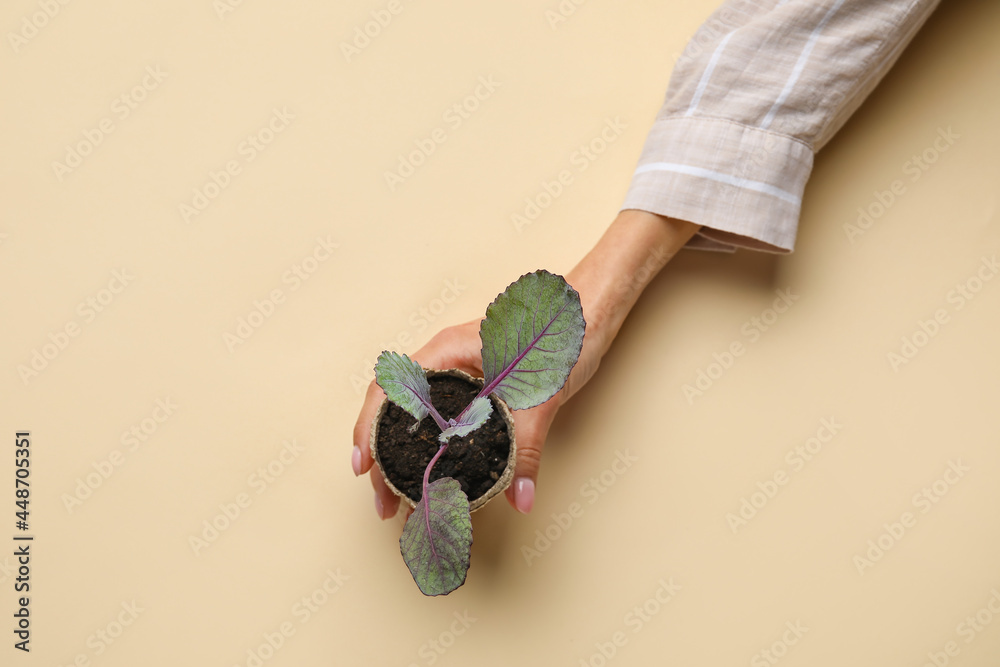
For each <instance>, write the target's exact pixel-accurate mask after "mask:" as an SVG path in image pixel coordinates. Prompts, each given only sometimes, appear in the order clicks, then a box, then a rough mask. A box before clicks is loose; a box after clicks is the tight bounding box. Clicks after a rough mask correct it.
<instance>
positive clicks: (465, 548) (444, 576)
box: [399, 448, 472, 595]
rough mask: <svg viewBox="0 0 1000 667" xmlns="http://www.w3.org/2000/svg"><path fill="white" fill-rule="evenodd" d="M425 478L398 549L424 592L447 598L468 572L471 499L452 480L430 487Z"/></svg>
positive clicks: (448, 478)
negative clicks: (420, 495) (421, 493)
mask: <svg viewBox="0 0 1000 667" xmlns="http://www.w3.org/2000/svg"><path fill="white" fill-rule="evenodd" d="M442 449H443V448H442ZM434 458H435V459H437V457H436V456H435V457H434ZM432 464H433V460H432ZM429 470H430V466H428V471H429ZM426 479H427V476H426V475H425V476H424V480H425V484H424V493H423V496H422V497H421V499H420V502H419V503H417V506H416V508H415V509H414V510H413V514H411V515H410V517H409V518H408V519H407V520H406V525H405V526H404V527H403V534H402V536H400V538H399V550H400V551H401V552H402V554H403V560H404V561H406V567H408V568H409V569H410V574H411V575H413V580H414V581H415V582H416V583H417V587H418V588H419V589H420V592H421V593H423V594H424V595H447V594H448V593H451V592H452V591H453V590H455V589H456V588H458V587H459V586H461V585H462V584H464V583H465V575H466V573H467V572H468V571H469V557H470V554H471V551H472V517H471V515H470V513H469V499H468V498H467V497H466V495H465V493H463V492H462V487H461V486H460V485H459V483H458V481H456V480H454V479H452V478H451V477H443V478H441V479H439V480H437V481H436V482H433V483H431V484H427V483H426Z"/></svg>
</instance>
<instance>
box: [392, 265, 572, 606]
mask: <svg viewBox="0 0 1000 667" xmlns="http://www.w3.org/2000/svg"><path fill="white" fill-rule="evenodd" d="M585 328H586V322H585V321H584V319H583V308H582V307H581V305H580V295H579V294H578V293H577V292H576V290H574V289H573V288H572V287H571V286H570V285H569V284H568V283H567V282H566V281H565V280H564V279H563V277H562V276H559V275H556V274H553V273H549V272H548V271H544V270H538V271H535V272H533V273H527V274H525V275H523V276H521V277H520V278H518V279H517V280H516V281H515V282H513V283H511V284H510V285H509V286H508V287H507V289H506V290H504V292H503V293H502V294H500V295H498V296H497V298H496V299H495V300H494V301H493V303H491V304H490V305H489V306H487V308H486V319H484V320H483V322H482V324H481V325H480V327H479V337H480V339H482V342H483V347H482V360H483V375H484V378H483V382H484V384H483V388H482V390H481V391H480V392H479V393H478V395H476V396H475V398H473V399H472V401H471V402H470V403H469V405H468V406H466V407H465V409H464V410H462V412H461V413H460V414H459V415H458V416H457V417H454V418H452V419H444V418H443V417H442V416H441V414H440V413H439V412H438V411H437V410H436V409H435V407H434V405H433V404H432V403H431V393H430V385H429V384H428V382H427V376H426V375H425V374H424V369H423V368H421V367H420V364H418V363H416V362H415V361H413V360H412V359H410V358H409V357H407V356H406V355H405V354H398V353H396V352H388V351H386V352H383V353H382V354H381V355H379V358H378V362H377V363H376V365H375V381H376V382H377V383H378V385H379V386H380V387H382V390H383V391H384V392H385V394H386V396H387V397H388V399H389V400H390V401H392V402H393V403H395V404H396V405H398V406H399V407H400V408H402V409H403V410H405V411H406V412H408V413H410V414H411V415H413V417H414V418H415V419H416V420H417V421H416V423H415V424H414V425H413V426H411V427H410V429H409V430H410V432H411V433H412V432H414V431H416V429H417V427H418V426H419V425H420V422H421V421H422V420H423V418H424V417H426V416H427V415H430V416H431V417H432V418H433V419H434V422H435V423H436V424H437V426H438V428H440V429H441V433H440V435H439V436H438V440H439V442H440V443H441V446H440V448H439V449H438V451H437V453H436V454H434V456H433V457H432V458H431V460H430V462H429V463H428V464H427V468H426V469H425V470H424V478H423V485H422V494H421V498H420V501H419V502H418V503H417V506H416V507H415V508H414V511H413V513H412V514H411V515H410V516H409V518H408V519H407V520H406V525H405V526H404V528H403V534H402V536H401V537H400V538H399V547H400V551H401V552H402V554H403V560H404V561H405V562H406V566H407V567H408V568H409V570H410V574H411V575H412V576H413V580H414V581H415V582H416V584H417V587H418V588H420V591H421V592H422V593H423V594H424V595H447V594H448V593H450V592H452V591H453V590H455V589H456V588H458V587H459V586H461V585H462V584H464V583H465V578H466V574H467V573H468V570H469V559H470V554H471V549H472V517H471V514H470V510H469V498H468V497H467V496H466V495H465V493H464V492H463V491H462V488H461V485H460V484H459V482H458V480H455V479H453V478H451V477H442V478H441V479H438V480H436V481H434V482H430V474H431V469H432V468H434V464H435V463H437V462H438V459H440V458H441V455H442V454H444V453H445V450H447V448H448V441H449V440H450V439H451V438H453V437H456V436H457V437H463V436H465V435H468V434H469V433H472V432H473V431H475V430H476V429H478V428H479V427H480V426H482V425H483V424H484V423H486V420H487V419H489V418H490V415H491V414H492V413H493V405H492V403H491V402H490V398H489V397H490V395H491V394H492V395H495V396H496V397H498V398H499V399H501V400H502V401H504V403H506V404H507V406H508V407H509V408H510V409H511V410H526V409H528V408H533V407H535V406H537V405H541V404H542V403H544V402H545V401H547V400H549V399H550V398H552V397H553V396H554V395H555V394H556V392H558V391H559V390H560V389H562V387H563V385H565V384H566V379H567V378H568V377H569V374H570V371H571V370H573V366H574V365H576V362H577V359H578V358H579V357H580V349H581V348H582V347H583V334H584V330H585Z"/></svg>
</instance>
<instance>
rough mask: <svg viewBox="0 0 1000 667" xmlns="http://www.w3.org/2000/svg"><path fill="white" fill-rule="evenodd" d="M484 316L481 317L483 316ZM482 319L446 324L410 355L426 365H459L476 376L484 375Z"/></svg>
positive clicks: (440, 366) (422, 364)
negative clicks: (453, 324) (451, 325)
mask: <svg viewBox="0 0 1000 667" xmlns="http://www.w3.org/2000/svg"><path fill="white" fill-rule="evenodd" d="M480 319H482V318H480ZM479 323H480V320H472V321H470V322H466V323H464V324H459V325H456V326H453V327H447V328H445V329H442V330H441V331H439V332H437V333H436V334H434V337H433V338H431V339H430V340H429V341H427V344H426V345H424V346H423V347H422V348H420V349H419V350H417V351H416V352H414V353H413V354H411V355H410V358H411V359H413V360H414V361H416V362H417V363H418V364H420V365H421V366H423V367H424V368H433V369H437V370H443V369H447V368H458V369H461V370H463V371H465V372H466V373H470V374H471V375H474V376H482V374H483V360H482V341H481V340H480V338H479Z"/></svg>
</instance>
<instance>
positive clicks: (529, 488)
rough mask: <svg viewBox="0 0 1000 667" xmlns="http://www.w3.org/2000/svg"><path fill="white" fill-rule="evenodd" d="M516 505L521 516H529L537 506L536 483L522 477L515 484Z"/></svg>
mask: <svg viewBox="0 0 1000 667" xmlns="http://www.w3.org/2000/svg"><path fill="white" fill-rule="evenodd" d="M514 505H515V506H517V511H518V512H520V513H521V514H527V513H528V512H530V511H531V508H532V507H534V505H535V481H534V480H533V479H531V478H529V477H521V478H519V479H517V480H516V481H515V482H514Z"/></svg>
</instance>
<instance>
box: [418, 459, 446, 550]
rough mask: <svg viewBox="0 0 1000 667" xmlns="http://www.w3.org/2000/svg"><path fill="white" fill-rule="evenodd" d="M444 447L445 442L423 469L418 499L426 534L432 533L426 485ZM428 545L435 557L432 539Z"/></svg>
mask: <svg viewBox="0 0 1000 667" xmlns="http://www.w3.org/2000/svg"><path fill="white" fill-rule="evenodd" d="M446 449H448V443H447V442H446V443H444V444H443V445H441V447H439V448H438V450H437V454H435V455H434V456H432V457H431V460H430V463H428V464H427V468H426V469H425V470H424V488H423V491H422V492H421V495H420V500H421V501H423V503H424V522H425V523H426V525H427V534H428V535H433V532H432V531H431V503H430V500H429V499H428V498H427V487H428V486H430V479H431V468H433V467H434V464H435V463H437V462H438V459H439V458H441V455H442V454H444V450H446ZM430 545H431V553H432V554H434V557H435V558H437V549H435V548H434V540H430Z"/></svg>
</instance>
